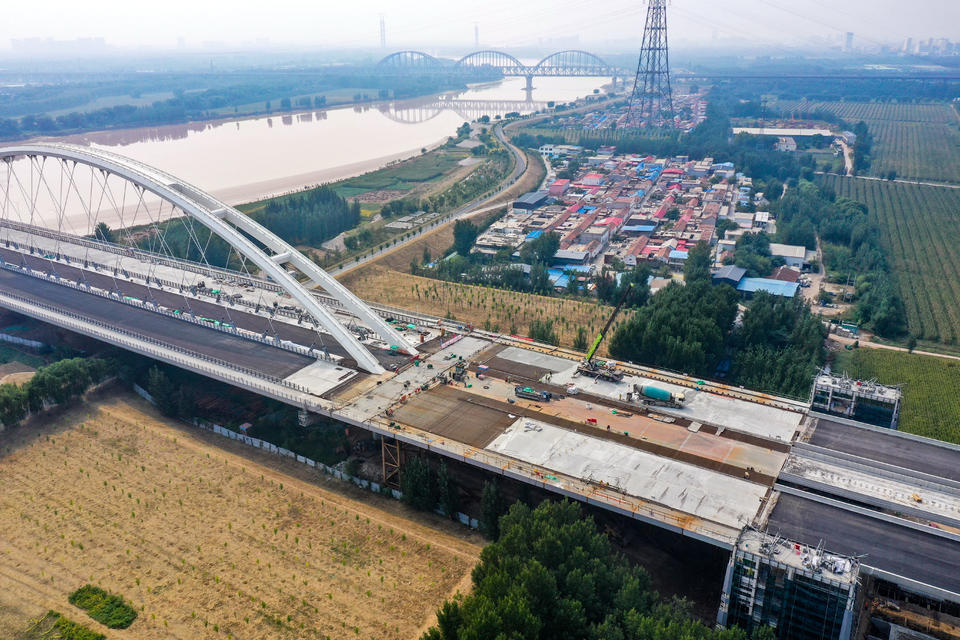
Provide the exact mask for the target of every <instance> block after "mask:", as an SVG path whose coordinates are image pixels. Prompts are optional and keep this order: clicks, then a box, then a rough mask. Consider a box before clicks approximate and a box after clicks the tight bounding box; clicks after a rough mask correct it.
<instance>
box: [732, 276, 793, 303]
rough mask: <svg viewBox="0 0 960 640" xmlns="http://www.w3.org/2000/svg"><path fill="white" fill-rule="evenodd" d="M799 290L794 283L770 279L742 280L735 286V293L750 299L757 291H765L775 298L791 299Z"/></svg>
mask: <svg viewBox="0 0 960 640" xmlns="http://www.w3.org/2000/svg"><path fill="white" fill-rule="evenodd" d="M799 288H800V285H798V284H797V283H796V282H785V281H783V280H771V279H770V278H743V279H742V280H740V284H738V285H737V291H739V292H741V293H742V294H743V295H744V296H746V297H747V298H749V297H751V296H752V295H753V294H754V293H756V292H757V291H766V292H767V293H772V294H773V295H775V296H782V297H784V298H793V297H794V296H796V295H797V290H798V289H799Z"/></svg>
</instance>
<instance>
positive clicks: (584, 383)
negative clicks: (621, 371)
mask: <svg viewBox="0 0 960 640" xmlns="http://www.w3.org/2000/svg"><path fill="white" fill-rule="evenodd" d="M575 373H576V366H574V367H572V368H571V369H568V370H564V371H562V372H559V373H556V374H554V375H553V376H552V378H551V380H550V382H551V383H553V384H558V385H567V384H574V385H577V386H578V387H579V388H580V389H582V390H583V391H585V392H587V393H591V394H594V395H599V396H605V397H607V398H611V399H614V400H623V399H625V398H626V393H627V392H628V391H630V390H631V389H632V388H633V385H634V384H649V385H653V386H655V387H660V388H661V389H666V390H667V391H670V392H671V393H682V394H684V395H685V396H686V402H685V404H684V407H683V408H682V409H672V408H657V411H658V412H660V413H664V414H667V415H672V416H678V417H684V418H688V419H690V420H695V421H697V422H701V423H706V424H712V425H717V426H721V427H724V428H725V429H733V430H735V431H740V432H743V433H749V434H751V435H756V436H760V437H762V438H768V439H770V440H779V441H782V442H790V441H792V440H793V437H794V436H795V435H796V432H797V430H798V429H799V427H800V422H801V420H802V419H803V415H802V414H800V413H797V412H794V411H786V410H784V409H778V408H776V407H772V406H769V405H763V404H758V403H754V402H747V401H744V400H739V399H736V398H728V397H724V396H721V395H717V394H715V393H709V392H706V391H697V390H695V389H691V388H689V387H684V386H682V385H678V384H670V383H669V382H663V381H661V380H654V379H652V378H645V377H642V376H625V377H624V378H623V381H622V382H619V383H615V382H606V381H604V380H597V379H592V378H588V377H585V376H575V375H574V374H575Z"/></svg>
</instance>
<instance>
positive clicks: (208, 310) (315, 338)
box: [0, 247, 407, 367]
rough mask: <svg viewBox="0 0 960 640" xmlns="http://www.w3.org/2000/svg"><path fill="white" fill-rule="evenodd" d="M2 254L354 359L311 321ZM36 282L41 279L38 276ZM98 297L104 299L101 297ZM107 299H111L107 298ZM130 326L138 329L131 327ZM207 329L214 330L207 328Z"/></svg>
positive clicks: (387, 361) (380, 353) (1, 252)
mask: <svg viewBox="0 0 960 640" xmlns="http://www.w3.org/2000/svg"><path fill="white" fill-rule="evenodd" d="M0 256H2V257H3V258H4V260H6V261H7V262H10V263H13V264H17V265H19V264H22V263H21V259H23V260H24V261H25V262H26V264H27V266H28V267H30V268H31V269H34V270H36V271H43V272H47V273H50V272H51V268H55V269H56V273H57V275H59V276H60V277H62V278H66V279H68V280H73V281H74V282H77V281H78V280H79V279H80V276H81V274H82V275H83V277H84V279H85V280H86V282H88V283H89V284H90V285H92V286H94V287H97V288H98V289H103V290H106V291H113V290H119V292H120V294H121V295H125V296H132V297H134V298H139V299H140V300H144V301H155V302H157V303H158V304H160V305H162V306H164V307H167V308H168V309H181V310H187V309H190V310H192V311H193V313H194V314H195V315H197V316H200V317H204V318H213V319H214V320H220V321H221V322H229V323H231V324H233V325H235V326H236V327H238V328H240V329H246V330H247V331H253V332H254V333H258V334H263V333H264V332H266V333H267V335H268V336H273V335H275V334H276V335H279V336H280V339H281V340H289V341H290V342H294V343H296V344H299V345H303V346H305V347H309V346H311V345H314V346H316V347H320V346H322V345H326V346H327V349H328V350H329V351H330V353H331V354H332V355H335V356H340V357H344V358H348V359H351V356H349V354H348V353H347V351H346V349H344V348H343V347H341V346H340V344H339V343H338V342H337V341H336V340H334V339H333V337H332V336H323V337H321V336H320V334H318V333H317V331H316V330H314V329H313V328H311V327H309V326H308V325H304V326H300V325H294V324H290V323H287V322H280V321H276V322H271V321H270V319H269V318H268V317H266V316H263V315H258V314H256V313H253V312H252V311H245V307H237V306H234V307H229V306H225V305H223V304H216V303H214V302H212V301H211V302H206V301H203V300H198V299H196V298H193V297H185V296H183V295H181V294H180V293H179V292H177V291H174V290H172V289H164V290H159V289H157V288H156V287H154V286H151V287H149V288H148V287H147V286H146V285H143V284H138V283H134V282H129V281H127V280H116V279H114V278H113V277H112V276H110V275H108V274H105V273H98V272H94V271H86V270H81V269H79V268H78V267H73V266H70V265H65V264H61V263H51V262H50V261H49V260H46V259H43V258H40V257H38V256H29V255H25V254H21V253H18V252H16V251H13V250H11V249H6V248H3V247H0ZM24 277H26V276H24ZM37 282H42V281H40V280H37ZM51 286H57V285H52V283H51ZM84 295H86V294H84ZM91 297H92V296H91ZM98 299H101V300H104V299H102V298H98ZM104 302H110V301H109V300H104ZM114 304H120V305H121V306H128V305H122V303H114ZM151 315H154V316H156V317H158V318H162V319H163V321H164V322H166V323H170V324H173V325H175V326H179V325H184V324H186V325H188V326H192V325H190V324H189V323H186V322H181V321H178V320H176V319H173V318H168V317H163V316H159V315H157V314H154V313H151ZM131 330H135V329H134V328H132V327H131ZM207 331H212V330H211V329H207ZM371 353H372V354H373V355H374V357H376V358H377V360H379V361H380V364H382V365H383V366H384V367H390V366H392V365H394V364H402V363H403V362H405V361H406V358H407V357H406V356H400V355H397V354H395V353H394V352H391V351H385V350H383V349H371ZM224 359H227V358H224Z"/></svg>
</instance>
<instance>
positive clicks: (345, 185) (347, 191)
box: [333, 150, 467, 198]
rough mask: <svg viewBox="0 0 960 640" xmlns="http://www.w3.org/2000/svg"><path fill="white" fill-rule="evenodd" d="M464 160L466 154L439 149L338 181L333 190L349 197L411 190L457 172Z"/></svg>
mask: <svg viewBox="0 0 960 640" xmlns="http://www.w3.org/2000/svg"><path fill="white" fill-rule="evenodd" d="M465 157H467V154H466V153H464V152H463V151H450V150H440V151H436V152H434V153H428V154H426V155H423V156H420V157H417V158H413V159H412V160H408V161H406V162H404V163H402V164H399V165H397V166H393V167H386V168H384V169H380V170H378V171H372V172H370V173H365V174H363V175H362V176H357V177H356V178H350V179H348V180H344V181H343V182H338V183H337V184H335V185H333V188H334V189H336V190H337V193H339V194H340V195H342V196H344V197H346V198H352V197H354V196H358V195H361V194H364V193H368V192H370V191H379V190H384V189H396V190H400V191H409V190H411V189H413V188H414V187H416V186H418V185H421V184H424V183H426V182H429V181H431V180H436V179H437V178H440V177H441V176H443V175H444V174H446V173H449V172H451V171H453V170H455V169H456V168H457V163H458V162H460V160H463V159H464V158H465Z"/></svg>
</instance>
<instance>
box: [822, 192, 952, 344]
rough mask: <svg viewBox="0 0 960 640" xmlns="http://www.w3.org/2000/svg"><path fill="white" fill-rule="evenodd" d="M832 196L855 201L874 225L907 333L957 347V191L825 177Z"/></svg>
mask: <svg viewBox="0 0 960 640" xmlns="http://www.w3.org/2000/svg"><path fill="white" fill-rule="evenodd" d="M823 184H824V186H826V187H829V188H831V189H833V190H834V191H836V193H837V196H840V197H847V198H852V199H854V200H858V201H860V202H862V203H864V204H865V205H867V207H869V209H870V215H871V216H872V217H873V219H874V220H876V222H877V223H878V224H879V226H880V229H881V234H882V235H883V238H884V242H885V244H886V249H887V252H888V257H889V259H890V260H891V264H892V265H893V272H894V274H895V277H896V279H897V284H898V286H899V290H900V296H901V297H902V298H903V302H904V306H905V307H906V311H907V323H908V325H909V329H910V332H911V333H912V334H913V335H915V336H917V338H918V339H921V340H929V341H932V342H942V343H946V344H958V342H960V225H958V223H960V189H951V188H948V187H931V186H925V185H915V184H904V183H897V182H881V181H878V180H863V179H858V178H841V177H839V176H824V177H823Z"/></svg>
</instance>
